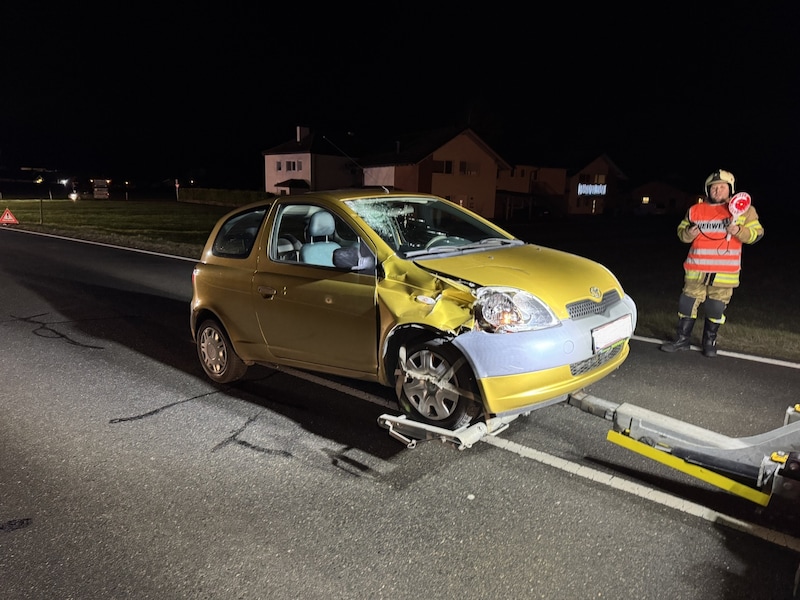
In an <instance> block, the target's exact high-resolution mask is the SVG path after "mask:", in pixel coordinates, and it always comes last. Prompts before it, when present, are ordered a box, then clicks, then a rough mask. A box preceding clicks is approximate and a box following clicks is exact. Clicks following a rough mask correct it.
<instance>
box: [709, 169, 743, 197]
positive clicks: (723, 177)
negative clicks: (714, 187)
mask: <svg viewBox="0 0 800 600" xmlns="http://www.w3.org/2000/svg"><path fill="white" fill-rule="evenodd" d="M712 183H727V184H728V190H729V191H730V195H731V196H733V194H734V193H735V192H736V185H735V184H736V178H735V177H734V176H733V173H731V172H730V171H723V170H722V169H717V170H716V171H714V172H713V173H712V174H711V175H709V176H708V177H706V196H709V197H710V196H711V184H712Z"/></svg>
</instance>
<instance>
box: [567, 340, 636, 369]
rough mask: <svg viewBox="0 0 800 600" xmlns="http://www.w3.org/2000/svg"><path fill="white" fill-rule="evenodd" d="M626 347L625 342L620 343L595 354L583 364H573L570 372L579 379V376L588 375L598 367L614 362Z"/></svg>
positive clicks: (583, 361)
mask: <svg viewBox="0 0 800 600" xmlns="http://www.w3.org/2000/svg"><path fill="white" fill-rule="evenodd" d="M624 346H625V342H619V343H618V344H615V345H613V346H611V347H610V348H608V349H606V350H604V351H603V352H600V353H598V354H595V355H594V356H592V357H590V358H587V359H586V360H582V361H581V362H576V363H572V364H571V365H570V366H569V371H570V373H572V376H573V377H577V376H578V375H583V374H584V373H588V372H589V371H592V370H594V369H596V368H597V367H599V366H601V365H604V364H606V363H607V362H608V361H610V360H612V359H613V358H614V357H615V356H616V355H617V354H619V353H620V352H622V348H623V347H624Z"/></svg>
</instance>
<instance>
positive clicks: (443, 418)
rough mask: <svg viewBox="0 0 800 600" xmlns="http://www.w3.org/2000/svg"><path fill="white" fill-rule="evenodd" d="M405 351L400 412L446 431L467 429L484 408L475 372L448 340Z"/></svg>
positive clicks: (398, 383) (400, 369)
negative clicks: (479, 395)
mask: <svg viewBox="0 0 800 600" xmlns="http://www.w3.org/2000/svg"><path fill="white" fill-rule="evenodd" d="M404 349H405V347H404ZM405 350H406V351H405V358H403V356H402V350H401V357H400V360H399V361H398V373H397V381H396V389H397V399H398V403H399V405H400V409H401V410H402V411H403V412H404V413H405V414H406V415H408V416H409V417H410V418H412V419H415V420H418V421H423V422H425V423H429V424H431V425H435V426H437V427H442V428H445V429H459V428H460V427H464V426H465V425H468V424H469V423H470V422H471V421H472V419H474V418H475V416H477V414H478V413H479V412H480V408H481V405H480V404H479V403H478V402H477V401H476V399H477V398H478V394H477V391H476V386H475V378H474V376H473V374H472V370H471V369H470V367H469V365H468V364H467V362H466V360H465V359H464V357H463V356H462V355H461V353H460V352H458V351H457V350H456V349H455V348H453V346H452V345H451V344H449V343H448V342H446V341H445V340H433V341H429V342H425V343H423V344H419V345H415V346H411V347H410V348H407V349H405Z"/></svg>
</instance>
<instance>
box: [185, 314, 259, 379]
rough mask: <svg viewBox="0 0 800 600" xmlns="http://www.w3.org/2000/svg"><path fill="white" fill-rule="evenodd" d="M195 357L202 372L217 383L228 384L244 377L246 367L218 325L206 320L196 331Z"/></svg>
mask: <svg viewBox="0 0 800 600" xmlns="http://www.w3.org/2000/svg"><path fill="white" fill-rule="evenodd" d="M197 356H198V357H199V358H200V364H201V365H203V370H204V371H205V372H206V375H208V376H209V377H210V378H211V379H212V380H214V381H216V382H217V383H230V382H232V381H236V380H238V379H241V378H242V377H244V374H245V373H246V372H247V365H246V364H244V362H243V361H242V359H241V358H239V356H238V355H237V354H236V352H235V351H234V350H233V345H232V344H231V340H230V338H229V337H228V334H227V333H225V330H224V329H223V328H222V326H220V324H219V323H218V322H217V321H215V320H213V319H208V320H206V321H203V323H202V324H201V325H200V328H199V329H198V330H197Z"/></svg>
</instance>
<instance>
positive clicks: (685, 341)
mask: <svg viewBox="0 0 800 600" xmlns="http://www.w3.org/2000/svg"><path fill="white" fill-rule="evenodd" d="M693 327H694V319H693V318H692V317H681V318H680V319H678V328H677V329H676V332H675V333H676V335H675V341H674V342H667V343H665V344H661V349H662V350H663V351H664V352H677V351H678V350H688V349H689V346H691V345H692V342H691V338H692V328H693Z"/></svg>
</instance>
